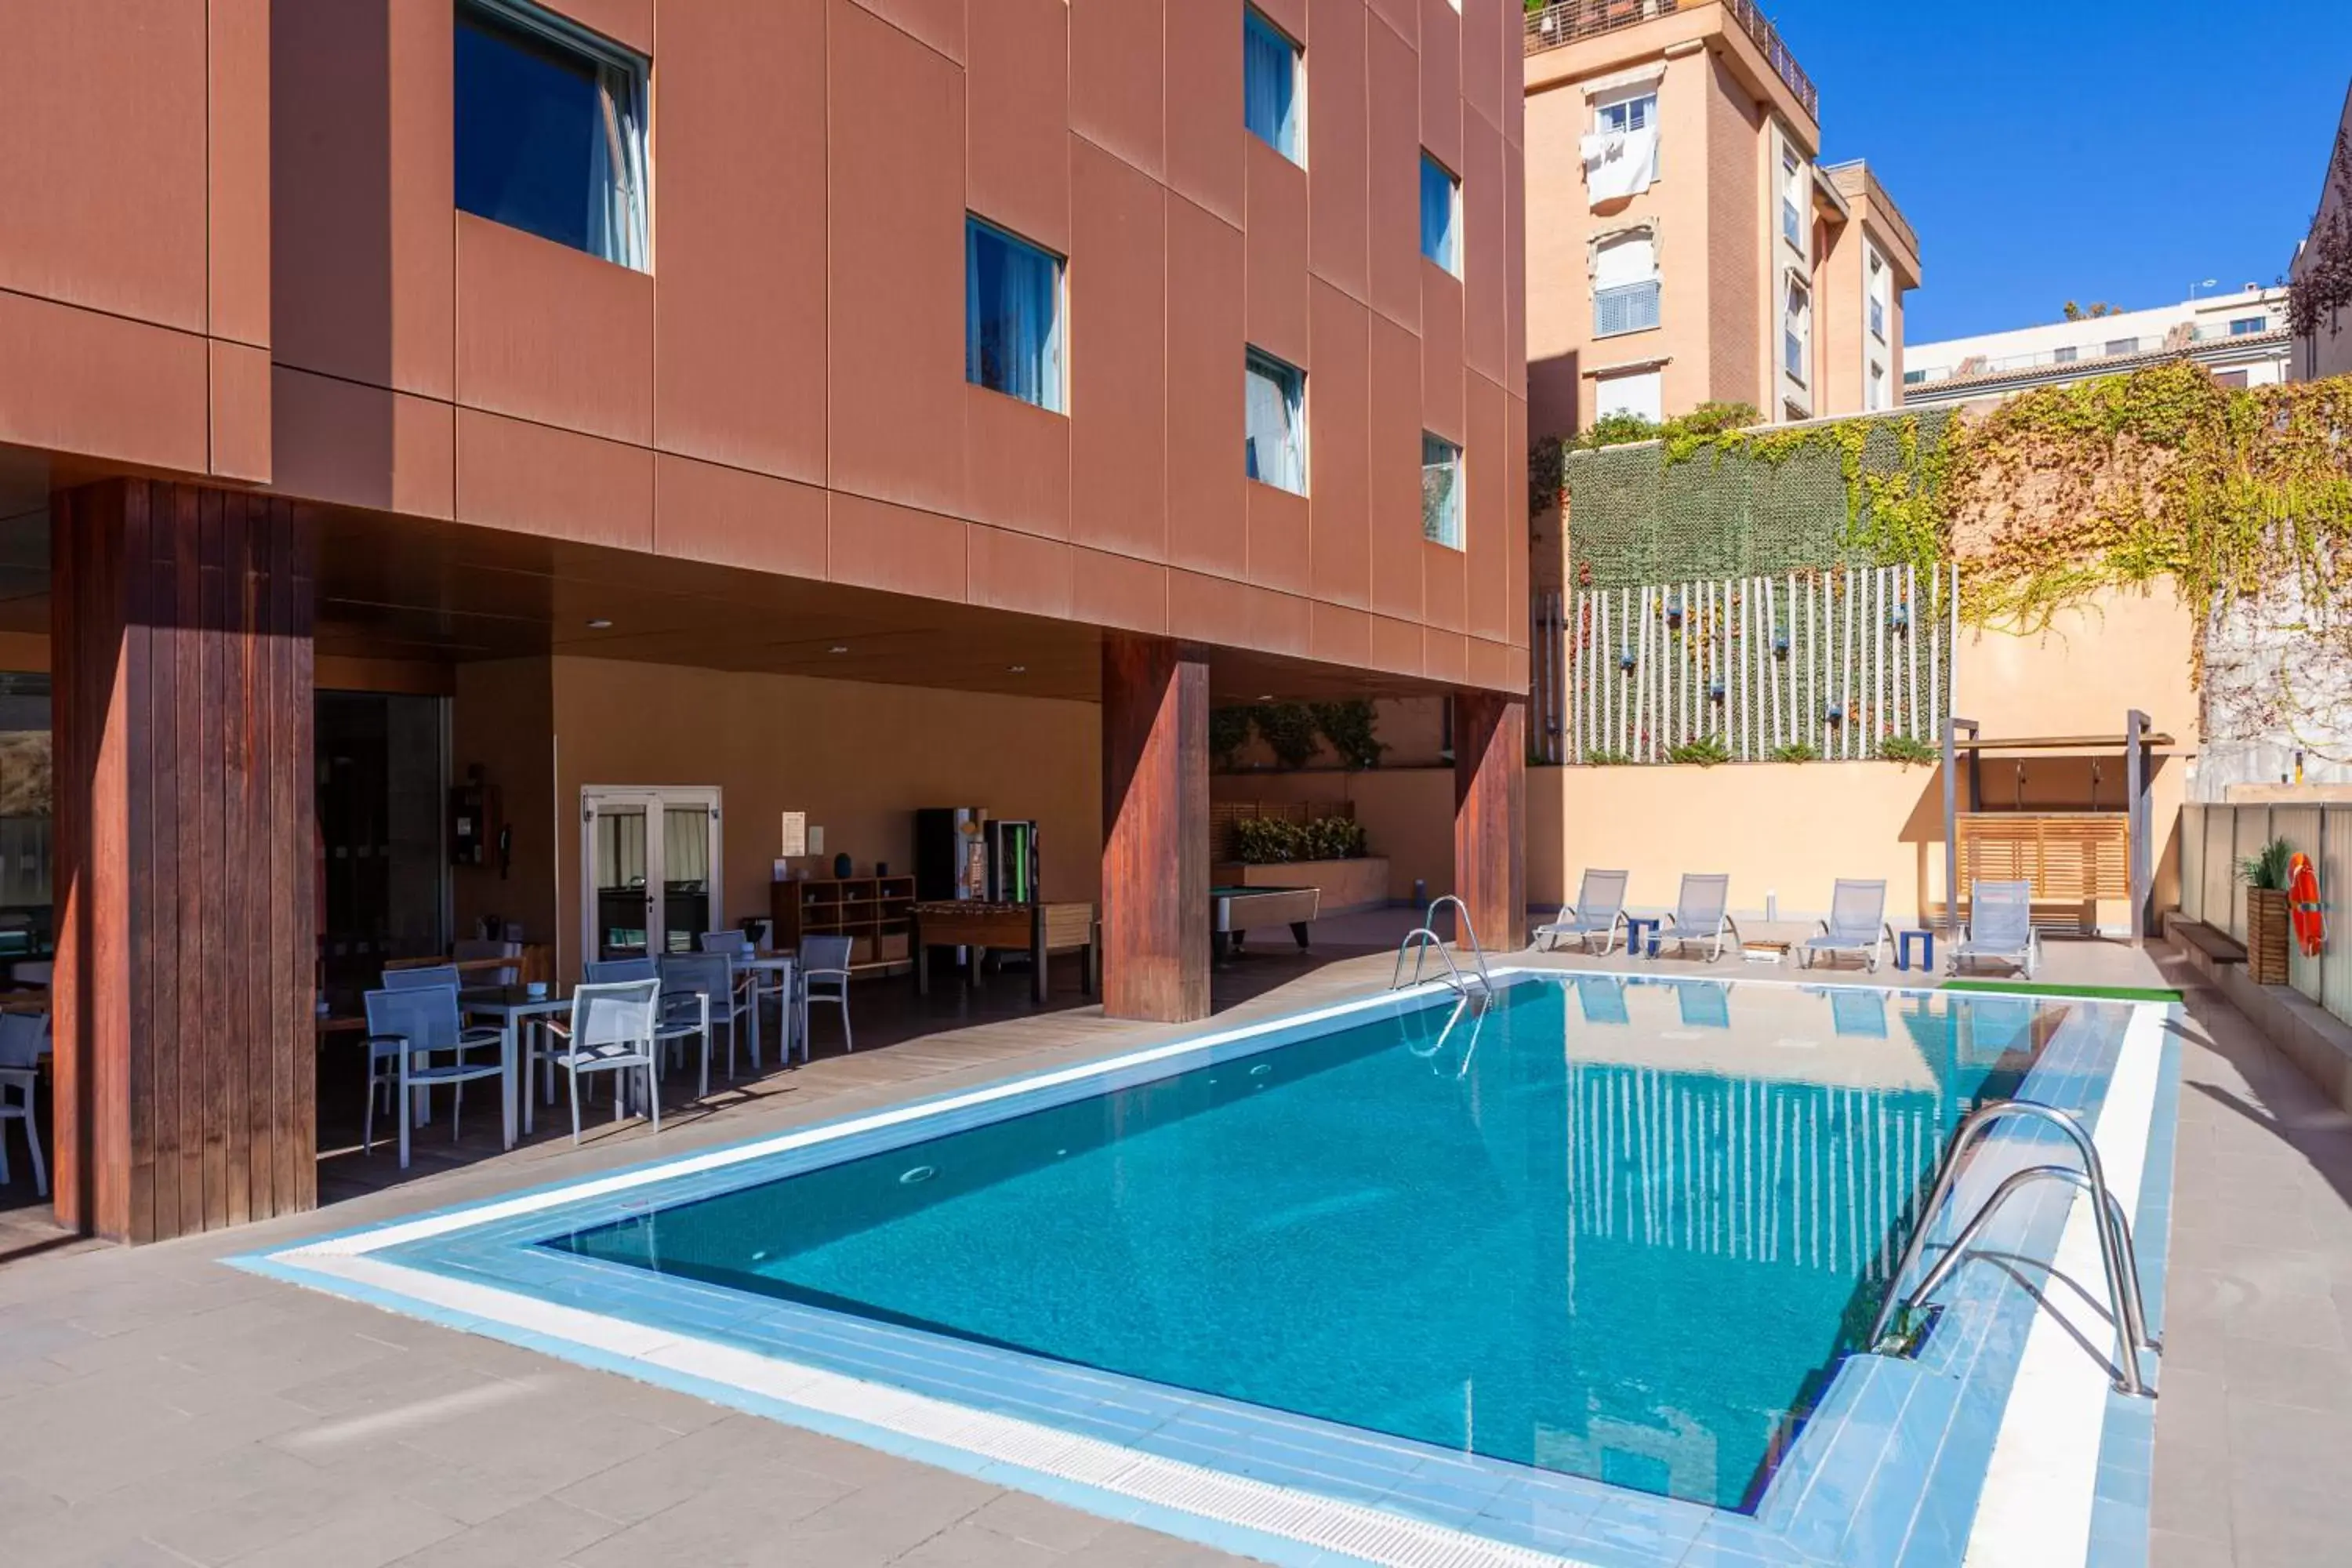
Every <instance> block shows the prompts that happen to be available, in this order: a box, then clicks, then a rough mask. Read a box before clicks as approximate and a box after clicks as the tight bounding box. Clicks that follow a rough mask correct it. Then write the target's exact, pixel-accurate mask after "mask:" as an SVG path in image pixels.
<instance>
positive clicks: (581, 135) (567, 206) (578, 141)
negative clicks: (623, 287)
mask: <svg viewBox="0 0 2352 1568" xmlns="http://www.w3.org/2000/svg"><path fill="white" fill-rule="evenodd" d="M451 63H452V68H453V72H454V75H453V79H452V85H453V88H454V99H453V101H454V105H455V110H456V112H455V125H454V127H453V130H454V132H455V142H456V147H457V170H456V173H457V206H458V208H459V209H460V210H461V211H464V212H469V213H472V214H473V215H474V216H477V217H484V218H488V219H489V220H490V221H491V222H493V223H502V224H505V225H507V226H509V227H512V228H519V229H521V230H522V231H523V232H524V233H526V234H535V235H537V236H539V237H541V239H551V240H553V241H554V242H555V243H556V244H558V245H568V246H570V247H572V249H574V250H584V251H586V252H587V253H588V254H589V255H591V256H596V257H602V258H604V260H606V261H614V262H618V263H619V264H620V265H622V266H624V267H634V268H638V269H639V270H641V271H642V270H643V269H644V268H646V266H647V265H648V264H649V252H648V246H647V239H646V121H645V109H646V90H645V89H646V62H645V61H644V60H642V59H640V58H637V57H636V56H635V55H631V54H627V53H625V52H624V51H622V50H620V49H617V48H615V47H613V46H612V45H610V44H608V43H606V42H604V40H603V39H601V38H598V37H595V36H594V35H593V34H591V33H588V32H586V31H584V30H583V29H582V28H579V27H575V26H572V24H570V23H568V22H566V21H564V20H562V18H561V17H558V16H552V15H551V14H550V13H548V12H545V11H542V10H541V9H540V8H539V7H537V6H536V5H524V4H522V3H521V0H499V3H497V4H491V3H490V0H458V5H457V26H456V31H455V36H454V42H453V58H452V62H451Z"/></svg>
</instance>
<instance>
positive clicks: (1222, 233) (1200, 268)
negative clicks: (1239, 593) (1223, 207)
mask: <svg viewBox="0 0 2352 1568" xmlns="http://www.w3.org/2000/svg"><path fill="white" fill-rule="evenodd" d="M1168 250H1169V254H1170V255H1171V256H1172V257H1181V258H1183V265H1181V266H1171V267H1170V268H1169V269H1168V562H1169V564H1171V565H1172V566H1183V567H1188V568H1190V569H1192V570H1194V571H1199V572H1213V573H1218V574H1223V575H1225V576H1228V577H1233V578H1239V577H1241V576H1243V575H1244V574H1245V573H1247V571H1248V570H1249V531H1248V528H1249V514H1248V512H1247V510H1245V502H1244V500H1243V498H1242V490H1243V487H1244V485H1245V484H1246V483H1247V482H1248V481H1247V479H1245V477H1244V473H1243V469H1242V439H1243V431H1244V425H1243V419H1242V363H1243V343H1244V333H1243V327H1242V291H1243V282H1242V279H1243V271H1244V268H1243V261H1242V236H1241V231H1240V230H1239V229H1237V228H1234V227H1233V226H1230V225H1228V224H1227V223H1225V222H1224V221H1223V219H1222V218H1218V217H1215V216H1212V215H1211V214H1209V213H1207V212H1204V211H1203V210H1202V209H1201V208H1199V207H1196V206H1194V205H1192V203H1191V202H1188V201H1186V200H1184V199H1183V198H1182V197H1181V196H1174V195H1171V196H1170V197H1169V198H1168Z"/></svg>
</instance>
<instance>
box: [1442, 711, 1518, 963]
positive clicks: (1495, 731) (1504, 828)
mask: <svg viewBox="0 0 2352 1568" xmlns="http://www.w3.org/2000/svg"><path fill="white" fill-rule="evenodd" d="M1527 801H1528V705H1527V703H1526V702H1525V701H1523V700H1520V699H1518V698H1516V697H1506V696H1504V695H1502V694H1501V693H1499V692H1493V691H1472V692H1461V693H1457V694H1456V695H1455V697H1454V892H1455V893H1456V894H1457V895H1459V896H1460V898H1461V900H1462V901H1463V902H1464V903H1465V904H1467V905H1468V906H1469V907H1470V921H1471V923H1472V924H1473V925H1475V926H1476V927H1477V928H1478V940H1479V942H1481V943H1482V944H1484V945H1485V947H1486V951H1487V952H1516V951H1517V950H1518V949H1519V948H1521V947H1524V946H1526V945H1527V940H1528V933H1527V911H1528V898H1527V863H1528V857H1527V831H1526V830H1527Z"/></svg>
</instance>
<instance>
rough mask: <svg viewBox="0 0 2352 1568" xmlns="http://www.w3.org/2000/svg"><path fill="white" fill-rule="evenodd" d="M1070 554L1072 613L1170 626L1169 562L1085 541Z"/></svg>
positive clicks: (1101, 621)
mask: <svg viewBox="0 0 2352 1568" xmlns="http://www.w3.org/2000/svg"><path fill="white" fill-rule="evenodd" d="M1070 555H1071V562H1070V614H1071V615H1072V616H1075V617H1076V618H1077V619H1078V620H1081V621H1088V622H1091V623H1093V624H1094V625H1096V626H1110V627H1115V628H1117V629H1118V630H1120V631H1130V632H1148V633H1151V634H1154V635H1157V634H1159V633H1161V632H1165V631H1166V630H1167V629H1168V575H1169V574H1168V568H1166V567H1165V566H1158V565H1154V564H1152V563H1149V562H1144V561H1135V560H1131V559H1129V557H1127V556H1124V555H1112V554H1109V553H1108V552H1104V551H1100V550H1087V549H1085V548H1084V547H1076V548H1073V549H1072V550H1071V552H1070Z"/></svg>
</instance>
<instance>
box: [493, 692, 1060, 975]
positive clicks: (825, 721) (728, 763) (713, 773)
mask: <svg viewBox="0 0 2352 1568" xmlns="http://www.w3.org/2000/svg"><path fill="white" fill-rule="evenodd" d="M553 663H554V667H555V668H554V691H555V702H554V711H555V738H556V755H557V758H558V762H557V766H556V788H555V794H556V797H557V798H558V799H559V800H561V801H562V802H563V803H564V807H565V816H566V823H565V825H564V826H563V827H562V829H561V832H562V836H563V837H564V843H563V847H562V853H561V854H560V855H559V857H558V864H559V868H560V869H559V875H558V886H559V888H560V895H559V898H558V900H557V902H558V904H559V913H560V921H559V927H560V930H559V942H560V947H559V950H558V972H559V973H571V972H572V970H573V969H574V968H575V967H576V966H577V964H578V963H579V961H580V945H581V937H580V901H579V900H580V886H579V883H580V849H579V811H580V792H581V789H582V787H583V785H590V784H622V785H629V784H716V785H718V786H719V789H720V790H721V791H722V792H723V793H722V797H721V798H722V803H723V811H724V826H725V835H724V858H723V864H724V872H723V877H724V882H723V887H722V890H721V897H722V898H723V900H725V918H726V920H727V922H728V923H729V924H730V925H731V924H732V923H734V921H736V920H738V919H739V918H740V917H742V916H745V915H753V914H765V913H766V912H767V910H768V888H769V884H770V882H771V880H772V875H773V865H774V860H775V855H776V850H777V837H778V833H779V817H780V816H781V814H782V813H783V812H785V811H788V810H790V811H805V812H807V813H808V819H809V822H810V824H811V825H812V826H822V827H824V860H825V862H827V864H826V865H825V866H824V867H823V868H815V865H814V862H803V866H804V867H808V868H811V869H809V870H808V871H806V872H805V873H804V874H812V875H820V876H830V875H832V871H831V868H830V865H829V863H830V861H831V859H832V858H833V856H834V855H835V854H836V853H839V852H844V851H845V852H846V853H847V854H848V855H849V856H850V857H851V858H852V859H853V860H854V861H855V862H856V869H857V872H858V874H859V875H861V876H863V875H869V874H871V872H872V870H873V868H874V863H875V862H876V861H877V860H884V861H887V862H888V863H889V865H890V868H891V870H892V871H893V872H894V873H898V874H909V873H911V872H912V871H913V870H914V812H915V811H916V809H917V808H918V807H920V806H927V805H977V806H983V807H986V808H987V809H988V810H989V811H990V812H991V813H992V815H994V816H1006V817H1030V818H1034V820H1035V821H1036V822H1037V823H1038V825H1039V826H1038V831H1039V835H1040V849H1041V853H1042V857H1043V863H1042V869H1043V873H1044V875H1043V879H1042V881H1043V886H1044V891H1045V896H1046V897H1047V898H1049V899H1058V900H1087V901H1090V902H1091V901H1096V900H1098V898H1099V895H1100V889H1101V881H1102V823H1101V816H1102V782H1101V781H1102V756H1101V744H1102V742H1101V725H1100V715H1101V710H1100V709H1099V708H1097V707H1096V706H1095V705H1094V704H1092V703H1087V702H1065V701H1051V700H1039V699H1032V698H1018V697H999V696H992V695H987V694H982V693H977V692H964V691H946V690H937V689H930V688H928V687H913V686H886V685H880V684H877V683H875V682H870V681H853V680H814V679H806V678H803V677H799V676H786V675H754V674H740V673H731V672H727V671H720V670H709V669H693V668H681V667H677V666H672V665H657V664H637V663H627V662H622V661H619V660H608V659H584V658H559V659H556V660H554V661H553ZM461 702H462V696H461Z"/></svg>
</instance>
